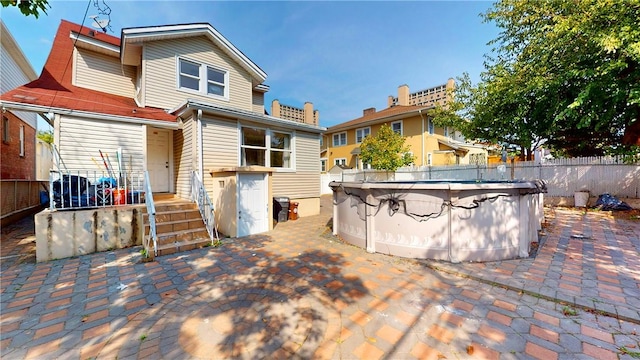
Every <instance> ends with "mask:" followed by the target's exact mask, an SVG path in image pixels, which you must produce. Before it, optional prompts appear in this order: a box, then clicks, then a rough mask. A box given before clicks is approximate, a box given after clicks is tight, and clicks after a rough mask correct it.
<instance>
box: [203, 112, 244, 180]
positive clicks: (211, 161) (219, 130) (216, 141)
mask: <svg viewBox="0 0 640 360" xmlns="http://www.w3.org/2000/svg"><path fill="white" fill-rule="evenodd" d="M202 147H203V148H204V152H203V154H202V157H203V159H202V162H203V168H204V172H205V173H206V172H207V171H208V170H210V169H212V168H219V167H227V166H238V151H239V143H238V125H237V123H236V121H230V120H220V119H203V120H202Z"/></svg>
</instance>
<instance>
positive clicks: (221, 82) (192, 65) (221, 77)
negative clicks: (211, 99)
mask: <svg viewBox="0 0 640 360" xmlns="http://www.w3.org/2000/svg"><path fill="white" fill-rule="evenodd" d="M178 66H179V69H178V87H179V88H180V89H183V90H190V91H196V92H198V93H201V94H204V95H212V96H215V97H223V98H225V99H226V98H228V97H229V73H228V72H226V71H223V70H220V69H216V68H214V67H212V66H208V65H206V64H201V63H198V62H195V61H191V60H185V59H178Z"/></svg>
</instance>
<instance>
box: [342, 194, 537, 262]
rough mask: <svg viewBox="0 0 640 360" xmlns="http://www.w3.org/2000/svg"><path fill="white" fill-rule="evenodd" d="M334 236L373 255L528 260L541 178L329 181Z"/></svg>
mask: <svg viewBox="0 0 640 360" xmlns="http://www.w3.org/2000/svg"><path fill="white" fill-rule="evenodd" d="M329 185H330V186H331V188H332V189H333V233H334V235H337V236H339V237H341V238H342V239H343V240H345V241H347V242H349V243H351V244H353V245H356V246H360V247H362V248H365V249H366V250H367V251H368V252H379V253H383V254H389V255H396V256H402V257H407V258H416V259H434V260H445V261H450V262H462V261H494V260H504V259H514V258H519V257H528V256H529V250H530V247H531V243H532V242H537V241H538V230H540V228H541V224H542V221H543V218H544V215H543V208H542V206H543V195H542V194H543V192H545V186H544V183H542V182H540V181H482V182H476V181H417V182H331V183H330V184H329Z"/></svg>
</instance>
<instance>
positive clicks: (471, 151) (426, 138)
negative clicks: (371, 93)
mask: <svg viewBox="0 0 640 360" xmlns="http://www.w3.org/2000/svg"><path fill="white" fill-rule="evenodd" d="M454 86H455V83H454V80H453V79H449V80H448V81H447V83H446V84H442V85H438V86H435V87H432V88H428V89H425V90H421V91H418V92H414V93H410V92H409V86H407V85H401V86H399V87H398V96H397V97H393V96H389V98H388V107H387V108H386V109H384V110H381V111H376V109H375V108H369V109H365V110H363V114H362V116H361V117H359V118H357V119H353V120H351V121H347V122H344V123H342V124H338V125H335V126H331V127H329V128H328V129H327V131H326V132H325V133H324V135H323V137H322V142H321V155H320V158H321V164H322V169H321V170H322V171H323V172H325V171H328V170H329V169H331V168H332V167H333V166H335V165H343V166H347V167H349V168H353V169H363V168H367V164H363V163H362V160H361V159H360V143H361V142H362V139H363V138H364V137H366V136H369V135H372V136H375V134H376V133H377V132H378V129H379V128H380V127H381V126H382V125H384V124H387V125H389V126H391V128H392V129H393V130H394V131H395V132H397V133H399V134H401V135H402V136H404V138H405V145H408V146H409V148H410V152H411V153H412V155H413V157H414V164H413V165H415V166H424V165H455V164H461V165H462V164H486V162H487V150H486V148H485V147H484V146H482V145H476V144H470V143H466V142H464V139H463V138H462V136H461V135H460V133H459V132H456V131H455V130H454V129H451V128H446V127H445V128H441V127H436V126H435V125H434V123H433V122H432V121H431V119H430V118H429V117H428V116H427V111H428V110H429V109H432V108H434V107H435V106H436V104H444V103H445V102H446V99H447V90H448V89H452V88H453V87H454Z"/></svg>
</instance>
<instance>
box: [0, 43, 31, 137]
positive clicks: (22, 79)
mask: <svg viewBox="0 0 640 360" xmlns="http://www.w3.org/2000/svg"><path fill="white" fill-rule="evenodd" d="M0 70H1V73H0V79H1V80H0V93H5V92H7V91H9V90H13V89H15V88H17V87H18V86H22V85H24V84H26V83H28V82H29V77H27V75H26V74H25V73H24V72H23V71H22V70H21V69H20V66H18V63H16V61H15V59H13V58H12V57H11V55H10V53H9V51H8V50H7V49H5V48H4V46H3V47H2V51H0ZM13 113H14V114H15V115H16V116H17V117H19V118H20V119H22V121H24V122H26V123H27V124H28V125H29V126H31V127H33V128H35V127H36V125H37V116H38V115H37V114H36V113H34V112H25V111H14V112H13Z"/></svg>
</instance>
